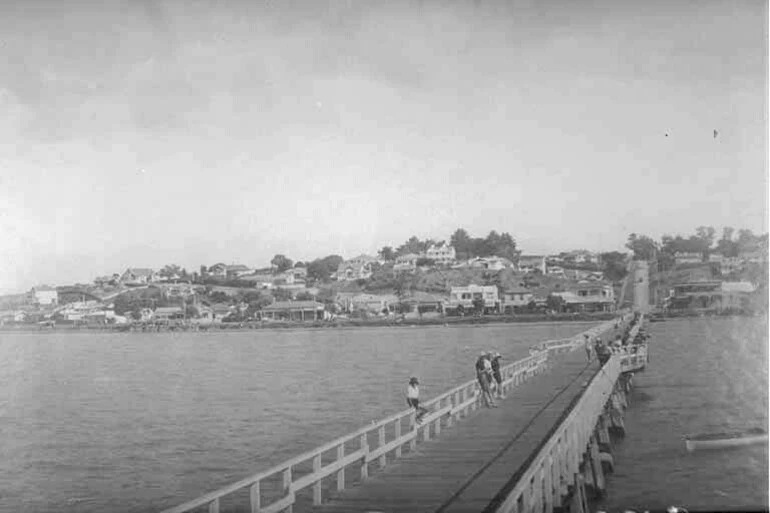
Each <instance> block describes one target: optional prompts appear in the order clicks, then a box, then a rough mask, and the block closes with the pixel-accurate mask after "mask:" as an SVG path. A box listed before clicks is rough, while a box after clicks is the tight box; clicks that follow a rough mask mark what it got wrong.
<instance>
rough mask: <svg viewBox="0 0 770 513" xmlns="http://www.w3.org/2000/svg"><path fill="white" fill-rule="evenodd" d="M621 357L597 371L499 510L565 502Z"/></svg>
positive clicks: (516, 512) (515, 512)
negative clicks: (563, 499)
mask: <svg viewBox="0 0 770 513" xmlns="http://www.w3.org/2000/svg"><path fill="white" fill-rule="evenodd" d="M620 359H621V358H620V357H619V356H613V357H611V358H610V359H609V361H608V362H607V363H606V364H605V365H604V367H603V368H602V370H601V371H599V372H598V373H597V374H596V375H594V377H593V379H592V380H591V383H590V384H589V385H588V387H587V388H586V390H585V391H584V393H583V395H582V396H581V397H580V399H579V400H578V401H577V403H576V404H575V405H574V407H573V408H572V410H571V411H570V413H569V414H568V415H567V417H566V418H565V419H564V420H563V421H562V422H561V423H560V424H559V425H558V427H557V428H556V429H555V431H554V432H553V433H552V435H551V437H550V438H549V439H548V441H547V442H546V443H545V444H544V445H543V446H542V447H541V449H540V450H539V451H538V452H537V454H536V456H535V457H534V458H533V459H532V461H531V463H530V464H529V466H528V467H527V468H526V470H524V472H523V473H522V474H521V475H520V476H519V477H518V479H517V480H516V484H515V485H514V486H513V488H512V489H511V490H510V491H509V492H508V493H507V495H506V498H505V499H504V500H503V501H502V503H501V504H500V506H498V507H497V508H495V510H494V511H495V512H496V513H525V512H526V513H529V512H542V511H546V512H550V511H553V510H554V509H555V508H559V507H562V506H563V505H562V504H561V501H562V497H565V496H566V495H567V494H568V491H569V490H568V487H570V486H572V485H573V484H574V483H572V482H570V480H569V478H568V476H574V475H575V474H577V473H578V471H579V468H580V463H581V461H582V459H583V453H584V452H585V449H586V447H587V446H588V442H589V439H590V438H591V435H592V433H593V431H594V428H595V427H596V421H597V419H598V418H599V415H601V413H602V411H603V410H604V405H605V404H606V403H607V401H608V400H609V398H610V394H612V391H613V390H614V388H615V383H616V382H617V380H618V377H619V376H620V374H621V372H622V371H621V365H620Z"/></svg>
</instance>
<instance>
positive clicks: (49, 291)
mask: <svg viewBox="0 0 770 513" xmlns="http://www.w3.org/2000/svg"><path fill="white" fill-rule="evenodd" d="M32 295H34V296H35V302H36V303H37V304H39V305H55V304H56V303H58V302H59V293H58V292H56V289H55V288H53V287H49V286H48V285H40V286H39V287H33V289H32Z"/></svg>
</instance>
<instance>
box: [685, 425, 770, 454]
mask: <svg viewBox="0 0 770 513" xmlns="http://www.w3.org/2000/svg"><path fill="white" fill-rule="evenodd" d="M767 440H768V438H767V432H766V431H765V430H764V429H761V428H754V429H749V430H748V431H744V432H735V433H708V434H700V435H692V436H686V437H685V438H684V441H685V446H686V447H687V450H688V451H690V452H692V451H694V450H696V449H700V450H703V449H726V448H729V447H742V446H745V445H754V444H763V443H764V444H766V443H767Z"/></svg>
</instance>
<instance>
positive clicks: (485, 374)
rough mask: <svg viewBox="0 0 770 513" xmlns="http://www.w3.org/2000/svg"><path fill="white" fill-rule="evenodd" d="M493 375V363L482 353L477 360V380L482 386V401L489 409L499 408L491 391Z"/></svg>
mask: <svg viewBox="0 0 770 513" xmlns="http://www.w3.org/2000/svg"><path fill="white" fill-rule="evenodd" d="M491 375H492V363H491V362H490V361H489V358H488V357H487V353H486V352H482V353H481V355H479V358H478V359H477V360H476V379H477V380H478V381H479V385H480V386H481V399H482V401H483V402H484V406H486V407H487V408H497V405H496V404H495V400H494V399H493V398H492V393H491V392H490V391H489V385H490V378H491Z"/></svg>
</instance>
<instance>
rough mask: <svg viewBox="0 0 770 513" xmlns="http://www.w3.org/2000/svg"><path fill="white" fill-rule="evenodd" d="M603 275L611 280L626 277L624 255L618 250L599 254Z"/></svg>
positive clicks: (616, 280)
mask: <svg viewBox="0 0 770 513" xmlns="http://www.w3.org/2000/svg"><path fill="white" fill-rule="evenodd" d="M601 259H602V264H603V266H604V267H603V272H604V277H605V278H607V279H608V280H610V281H612V282H618V281H620V280H622V279H623V278H625V277H626V274H627V273H628V271H627V269H626V255H624V254H623V253H621V252H619V251H610V252H607V253H602V254H601Z"/></svg>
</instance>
